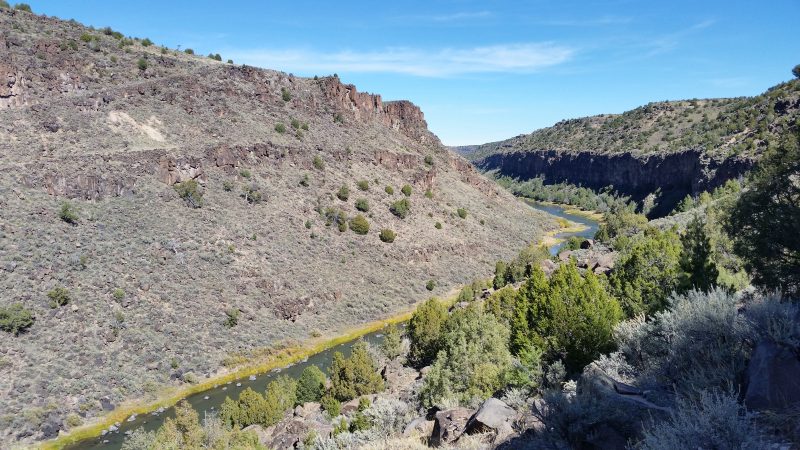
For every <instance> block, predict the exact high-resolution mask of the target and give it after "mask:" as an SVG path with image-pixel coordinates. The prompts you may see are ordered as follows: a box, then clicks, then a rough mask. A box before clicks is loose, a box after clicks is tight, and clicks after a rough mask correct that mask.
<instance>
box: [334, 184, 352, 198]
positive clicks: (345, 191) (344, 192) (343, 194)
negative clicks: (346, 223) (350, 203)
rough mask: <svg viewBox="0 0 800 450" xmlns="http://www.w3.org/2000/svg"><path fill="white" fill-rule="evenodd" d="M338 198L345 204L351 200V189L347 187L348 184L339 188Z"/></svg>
mask: <svg viewBox="0 0 800 450" xmlns="http://www.w3.org/2000/svg"><path fill="white" fill-rule="evenodd" d="M336 197H338V198H339V200H341V201H343V202H346V201H347V199H348V198H350V188H349V187H347V185H346V184H343V185H342V186H341V187H340V188H339V192H337V193H336Z"/></svg>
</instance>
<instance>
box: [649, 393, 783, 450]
mask: <svg viewBox="0 0 800 450" xmlns="http://www.w3.org/2000/svg"><path fill="white" fill-rule="evenodd" d="M643 436H644V437H643V438H642V440H641V441H640V442H639V443H637V444H636V446H635V448H637V449H640V450H672V449H677V448H718V449H740V450H751V449H752V450H756V449H763V448H767V447H768V446H767V442H766V441H765V440H764V438H763V437H762V435H761V433H760V432H759V430H758V428H757V427H756V426H755V424H754V422H753V417H752V416H751V415H750V414H748V413H747V412H746V411H745V409H744V407H742V405H740V404H739V402H738V401H737V399H736V396H735V395H732V394H725V393H720V392H714V391H702V392H700V394H699V395H698V396H697V398H696V399H695V400H687V399H682V400H680V401H678V405H677V407H676V408H675V409H674V410H673V411H672V412H671V413H670V415H669V418H668V419H666V420H663V421H656V422H652V423H651V424H650V425H649V426H647V427H645V429H644V431H643Z"/></svg>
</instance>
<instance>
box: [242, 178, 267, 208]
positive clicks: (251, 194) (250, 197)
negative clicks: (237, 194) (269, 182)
mask: <svg viewBox="0 0 800 450" xmlns="http://www.w3.org/2000/svg"><path fill="white" fill-rule="evenodd" d="M242 198H244V199H245V200H247V203H250V204H251V205H253V204H257V203H261V201H262V200H264V194H263V193H262V192H261V187H260V186H259V185H258V184H256V183H250V184H249V185H246V186H242Z"/></svg>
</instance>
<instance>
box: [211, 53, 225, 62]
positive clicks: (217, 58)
mask: <svg viewBox="0 0 800 450" xmlns="http://www.w3.org/2000/svg"><path fill="white" fill-rule="evenodd" d="M208 58H209V59H213V60H214V61H222V55H220V54H219V53H216V54H215V53H209V54H208Z"/></svg>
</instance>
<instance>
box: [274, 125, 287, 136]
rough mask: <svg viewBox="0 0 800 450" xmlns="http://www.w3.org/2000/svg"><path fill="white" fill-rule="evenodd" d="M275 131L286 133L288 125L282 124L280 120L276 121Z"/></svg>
mask: <svg viewBox="0 0 800 450" xmlns="http://www.w3.org/2000/svg"><path fill="white" fill-rule="evenodd" d="M275 131H277V132H278V133H280V134H283V133H286V125H284V124H282V123H280V122H279V123H276V124H275Z"/></svg>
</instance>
